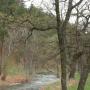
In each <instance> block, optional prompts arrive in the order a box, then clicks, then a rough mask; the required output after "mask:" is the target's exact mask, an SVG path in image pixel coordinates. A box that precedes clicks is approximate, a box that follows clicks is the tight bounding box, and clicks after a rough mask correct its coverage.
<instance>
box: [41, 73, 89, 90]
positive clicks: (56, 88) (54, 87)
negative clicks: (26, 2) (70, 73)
mask: <svg viewBox="0 0 90 90" xmlns="http://www.w3.org/2000/svg"><path fill="white" fill-rule="evenodd" d="M79 77H80V76H79V75H78V74H76V78H75V80H70V81H69V82H68V90H77V86H78V81H79ZM60 88H61V87H60V82H56V83H54V84H51V85H48V86H46V87H45V88H44V89H41V90H60ZM85 90H90V75H89V76H88V80H87V82H86V86H85Z"/></svg>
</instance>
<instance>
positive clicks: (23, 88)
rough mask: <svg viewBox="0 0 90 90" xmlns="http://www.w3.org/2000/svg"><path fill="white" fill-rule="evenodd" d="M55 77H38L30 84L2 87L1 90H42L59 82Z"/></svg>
mask: <svg viewBox="0 0 90 90" xmlns="http://www.w3.org/2000/svg"><path fill="white" fill-rule="evenodd" d="M58 80H59V79H58V78H57V77H56V76H55V75H41V74H40V75H36V76H34V77H33V79H32V81H31V82H30V83H25V84H20V85H13V86H7V87H0V90H40V88H41V87H44V86H46V85H49V84H52V83H55V82H57V81H58Z"/></svg>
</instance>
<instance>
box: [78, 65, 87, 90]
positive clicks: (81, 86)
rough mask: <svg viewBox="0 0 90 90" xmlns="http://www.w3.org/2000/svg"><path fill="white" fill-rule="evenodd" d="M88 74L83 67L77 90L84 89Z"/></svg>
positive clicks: (85, 67)
mask: <svg viewBox="0 0 90 90" xmlns="http://www.w3.org/2000/svg"><path fill="white" fill-rule="evenodd" d="M88 73H89V70H88V67H87V66H84V67H83V71H82V72H81V75H80V81H79V84H78V88H77V90H84V87H85V84H86V81H87V78H88Z"/></svg>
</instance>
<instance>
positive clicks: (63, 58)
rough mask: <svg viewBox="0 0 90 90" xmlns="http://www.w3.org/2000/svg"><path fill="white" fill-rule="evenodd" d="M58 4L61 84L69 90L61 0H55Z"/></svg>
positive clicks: (64, 88) (65, 89)
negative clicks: (61, 18) (60, 8)
mask: <svg viewBox="0 0 90 90" xmlns="http://www.w3.org/2000/svg"><path fill="white" fill-rule="evenodd" d="M55 5H56V15H57V34H58V40H59V47H60V57H61V86H62V90H67V83H66V81H67V79H66V76H67V72H66V52H65V36H64V34H65V33H64V30H63V29H61V26H60V24H61V21H60V13H59V0H55Z"/></svg>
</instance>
